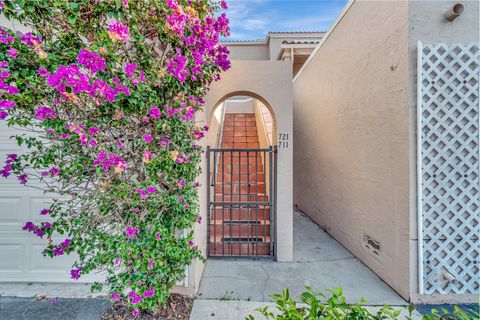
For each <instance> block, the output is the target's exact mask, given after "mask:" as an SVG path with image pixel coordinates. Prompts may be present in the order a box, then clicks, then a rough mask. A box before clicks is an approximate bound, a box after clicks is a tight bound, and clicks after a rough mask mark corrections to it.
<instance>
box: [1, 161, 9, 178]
mask: <svg viewBox="0 0 480 320" xmlns="http://www.w3.org/2000/svg"><path fill="white" fill-rule="evenodd" d="M10 171H12V166H11V165H8V164H7V165H6V166H4V167H3V169H2V170H0V175H1V176H3V177H5V178H7V177H8V176H10Z"/></svg>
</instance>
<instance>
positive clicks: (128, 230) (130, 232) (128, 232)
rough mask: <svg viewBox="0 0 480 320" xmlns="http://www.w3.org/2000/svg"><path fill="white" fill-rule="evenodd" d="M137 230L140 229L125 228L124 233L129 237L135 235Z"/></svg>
mask: <svg viewBox="0 0 480 320" xmlns="http://www.w3.org/2000/svg"><path fill="white" fill-rule="evenodd" d="M139 232H140V230H139V229H138V228H132V227H128V228H125V233H126V235H127V236H128V237H129V238H133V237H135V235H136V234H137V233H139Z"/></svg>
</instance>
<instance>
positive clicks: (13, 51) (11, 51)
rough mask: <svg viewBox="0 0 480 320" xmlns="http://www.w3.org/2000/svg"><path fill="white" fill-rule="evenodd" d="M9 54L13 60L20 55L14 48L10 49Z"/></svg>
mask: <svg viewBox="0 0 480 320" xmlns="http://www.w3.org/2000/svg"><path fill="white" fill-rule="evenodd" d="M7 52H8V55H9V56H10V57H11V58H15V57H16V56H17V54H18V52H17V50H15V49H13V48H11V49H8V50H7Z"/></svg>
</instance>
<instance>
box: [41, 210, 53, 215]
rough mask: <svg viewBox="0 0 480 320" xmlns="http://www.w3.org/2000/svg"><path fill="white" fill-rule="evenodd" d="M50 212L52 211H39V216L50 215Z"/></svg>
mask: <svg viewBox="0 0 480 320" xmlns="http://www.w3.org/2000/svg"><path fill="white" fill-rule="evenodd" d="M52 212H53V211H52V210H49V209H42V210H41V211H40V214H41V215H42V216H45V215H49V214H51V213H52Z"/></svg>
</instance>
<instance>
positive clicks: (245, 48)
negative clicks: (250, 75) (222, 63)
mask: <svg viewBox="0 0 480 320" xmlns="http://www.w3.org/2000/svg"><path fill="white" fill-rule="evenodd" d="M227 46H228V50H230V57H229V59H230V60H232V61H235V60H243V61H252V60H268V59H269V49H268V44H267V43H266V42H265V43H260V44H251V45H245V43H242V42H238V43H237V44H234V43H227Z"/></svg>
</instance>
